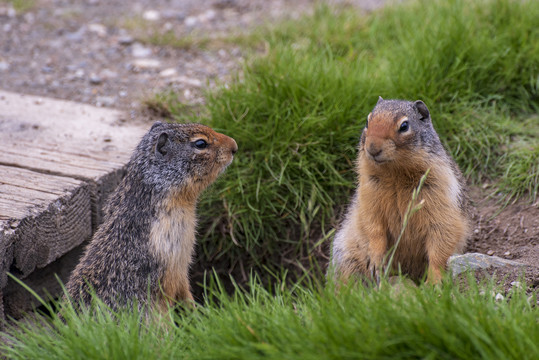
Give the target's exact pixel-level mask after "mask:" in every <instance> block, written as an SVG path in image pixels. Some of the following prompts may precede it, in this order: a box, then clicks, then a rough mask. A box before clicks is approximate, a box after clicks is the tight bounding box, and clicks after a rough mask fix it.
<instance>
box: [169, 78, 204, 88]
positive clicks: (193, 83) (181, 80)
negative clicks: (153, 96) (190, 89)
mask: <svg viewBox="0 0 539 360" xmlns="http://www.w3.org/2000/svg"><path fill="white" fill-rule="evenodd" d="M171 82H176V83H181V84H185V85H189V86H194V87H201V86H202V81H200V80H198V79H194V78H188V77H186V76H178V77H175V78H174V79H172V80H171Z"/></svg>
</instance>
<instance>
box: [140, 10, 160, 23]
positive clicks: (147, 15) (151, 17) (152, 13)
mask: <svg viewBox="0 0 539 360" xmlns="http://www.w3.org/2000/svg"><path fill="white" fill-rule="evenodd" d="M142 18H143V19H144V20H148V21H157V20H159V19H161V14H160V13H159V11H157V10H146V11H145V12H144V13H143V14H142Z"/></svg>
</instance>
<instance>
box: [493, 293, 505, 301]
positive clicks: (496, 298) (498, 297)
mask: <svg viewBox="0 0 539 360" xmlns="http://www.w3.org/2000/svg"><path fill="white" fill-rule="evenodd" d="M503 299H504V297H503V295H502V294H500V293H497V294H496V297H495V298H494V300H496V301H502V300H503Z"/></svg>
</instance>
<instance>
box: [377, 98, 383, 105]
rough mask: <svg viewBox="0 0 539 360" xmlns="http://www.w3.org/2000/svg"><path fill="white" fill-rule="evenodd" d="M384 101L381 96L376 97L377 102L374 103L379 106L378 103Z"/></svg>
mask: <svg viewBox="0 0 539 360" xmlns="http://www.w3.org/2000/svg"><path fill="white" fill-rule="evenodd" d="M382 101H384V99H383V98H382V97H381V96H378V101H377V102H376V105H378V104H380V102H382Z"/></svg>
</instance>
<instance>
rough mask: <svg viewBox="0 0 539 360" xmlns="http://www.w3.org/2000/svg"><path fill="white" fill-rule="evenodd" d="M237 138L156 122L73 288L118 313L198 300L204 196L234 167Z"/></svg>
mask: <svg viewBox="0 0 539 360" xmlns="http://www.w3.org/2000/svg"><path fill="white" fill-rule="evenodd" d="M237 151H238V145H237V144H236V141H235V140H234V139H232V138H230V137H228V136H226V135H223V134H220V133H218V132H216V131H214V130H212V129H211V128H209V127H207V126H204V125H200V124H166V123H160V122H157V123H155V124H154V125H153V126H152V127H151V129H150V130H149V131H148V133H146V135H145V136H144V137H143V138H142V140H141V141H140V143H139V145H138V146H137V148H136V149H135V151H134V152H133V155H132V157H131V159H130V161H129V163H128V164H127V172H126V176H125V177H124V179H123V180H122V181H121V183H120V184H119V185H118V187H117V189H116V190H115V192H114V193H113V194H112V195H111V196H110V198H109V201H108V204H107V206H106V208H105V216H104V221H103V224H102V225H101V226H100V227H99V228H98V230H97V231H96V233H95V234H94V237H93V239H92V241H91V242H90V244H89V245H88V247H87V249H86V251H85V253H84V255H83V257H82V259H81V261H80V263H79V264H78V265H77V267H76V268H75V270H74V271H73V273H72V275H71V277H70V280H69V282H68V284H67V290H68V293H69V295H70V297H71V298H72V300H74V301H75V302H76V303H78V302H83V303H86V304H89V303H90V302H91V295H90V294H91V293H92V292H95V294H96V295H97V297H99V298H100V299H101V300H103V301H104V302H105V303H106V304H107V305H109V306H111V307H112V308H114V309H115V308H118V307H120V306H126V305H127V306H130V305H134V304H137V305H138V306H141V307H142V306H146V307H155V306H157V307H160V308H161V309H163V308H166V306H167V305H169V304H172V303H174V302H176V301H193V297H192V295H191V291H190V286H189V278H188V271H189V265H190V263H191V259H192V254H193V249H194V244H195V229H196V211H195V210H196V203H197V199H198V196H199V195H200V193H201V192H202V191H203V190H204V189H205V188H206V187H207V186H208V185H210V184H211V183H212V182H213V181H214V180H215V179H216V178H217V177H218V176H219V174H221V173H222V172H223V171H224V170H225V169H226V168H227V166H228V165H230V164H231V162H232V160H233V158H234V155H235V153H236V152H237Z"/></svg>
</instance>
